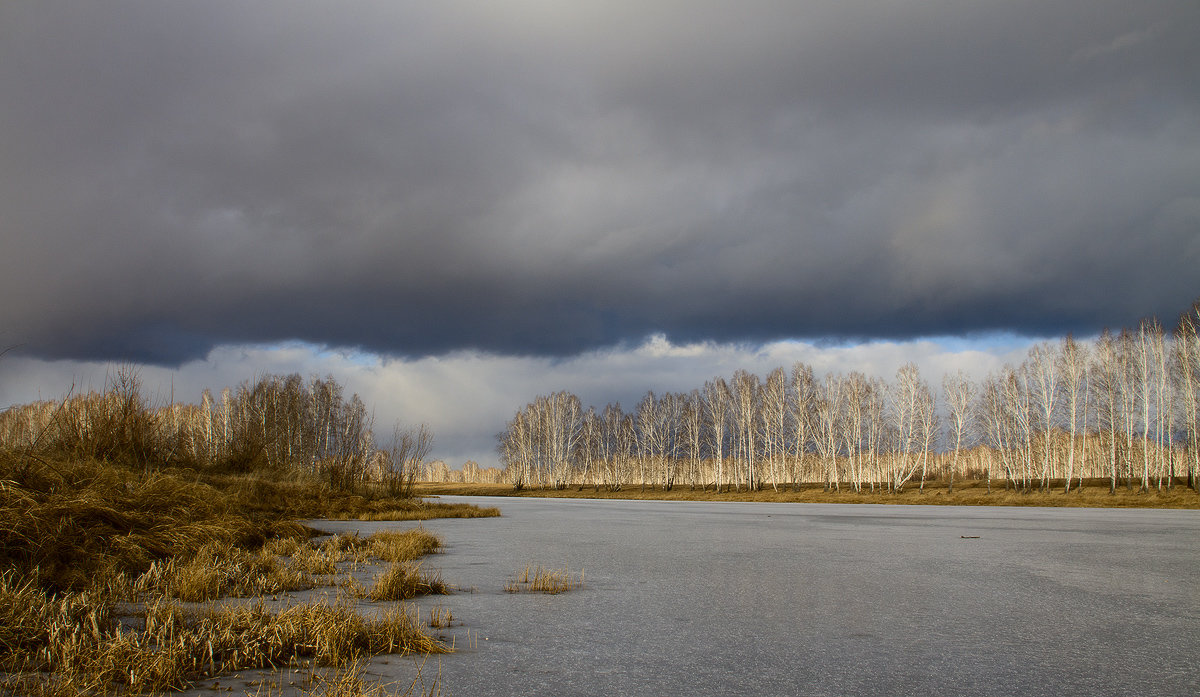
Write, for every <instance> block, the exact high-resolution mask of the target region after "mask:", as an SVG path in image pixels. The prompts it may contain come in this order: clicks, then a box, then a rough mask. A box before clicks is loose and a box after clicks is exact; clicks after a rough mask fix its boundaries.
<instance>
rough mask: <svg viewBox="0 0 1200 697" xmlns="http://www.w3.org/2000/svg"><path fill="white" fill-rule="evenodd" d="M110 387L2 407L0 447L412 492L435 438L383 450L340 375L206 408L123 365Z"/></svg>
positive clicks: (233, 395)
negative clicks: (147, 383)
mask: <svg viewBox="0 0 1200 697" xmlns="http://www.w3.org/2000/svg"><path fill="white" fill-rule="evenodd" d="M106 382H107V384H106V386H105V390H104V391H103V392H87V393H83V394H74V393H72V394H68V395H67V396H66V397H64V398H63V399H61V400H56V401H42V402H34V403H32V404H26V405H20V406H14V407H11V408H9V409H7V410H5V411H3V412H0V453H4V452H15V453H25V454H27V455H32V456H34V457H38V458H49V459H68V460H96V461H101V462H110V463H119V464H123V465H126V466H130V467H142V468H145V469H153V468H157V467H179V468H188V469H193V470H197V471H203V472H210V473H248V472H258V473H262V474H265V475H270V476H273V477H276V478H279V477H293V478H294V477H299V478H310V479H316V480H319V481H322V482H324V483H325V484H327V485H329V486H330V487H332V488H334V489H337V490H353V489H355V488H357V487H359V486H361V485H363V484H366V483H376V484H382V485H383V486H384V487H385V488H386V489H387V490H388V491H389V492H390V493H392V494H396V495H407V494H409V493H410V492H411V487H412V484H413V481H414V480H415V479H416V478H417V476H418V475H419V473H420V471H421V467H422V464H423V462H424V460H425V458H426V456H427V455H428V453H429V449H430V447H431V446H432V444H433V434H432V433H431V432H430V431H429V429H428V428H426V427H425V426H418V427H412V428H402V427H401V426H400V425H399V424H397V425H396V426H395V428H394V429H393V431H392V438H391V441H390V443H386V444H385V445H386V447H385V448H383V449H381V448H379V444H377V442H376V435H375V433H374V431H373V428H374V420H373V418H372V417H371V415H370V413H369V412H368V411H367V407H366V405H365V404H364V403H363V401H362V400H361V399H359V397H358V395H357V394H355V395H351V396H350V397H349V398H346V397H345V396H344V394H343V388H342V386H341V385H340V384H339V383H338V382H337V381H336V380H335V379H334V378H333V377H325V378H320V377H316V376H314V377H312V378H311V379H309V380H307V381H306V380H304V379H303V378H301V377H300V376H299V375H297V374H292V375H264V376H262V377H260V378H258V379H256V380H255V381H254V382H245V383H243V384H241V385H239V386H238V387H237V388H236V389H229V388H226V389H224V390H222V391H221V394H220V395H219V396H218V397H214V396H213V394H212V393H211V392H210V391H208V390H205V391H204V393H203V395H202V397H201V401H200V404H182V403H176V402H174V401H173V400H172V401H169V402H168V403H166V404H163V405H155V404H152V403H151V402H150V400H148V399H147V398H146V397H145V396H144V395H143V393H142V390H141V382H140V380H139V378H138V375H137V371H136V370H135V369H134V368H132V367H130V366H124V367H121V368H118V369H116V370H115V371H114V372H113V373H112V374H110V375H109V377H108V379H107V381H106Z"/></svg>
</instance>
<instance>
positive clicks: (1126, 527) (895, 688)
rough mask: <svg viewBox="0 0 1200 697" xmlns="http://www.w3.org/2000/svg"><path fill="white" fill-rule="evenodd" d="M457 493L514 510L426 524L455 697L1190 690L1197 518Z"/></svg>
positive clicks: (337, 526)
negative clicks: (539, 574)
mask: <svg viewBox="0 0 1200 697" xmlns="http://www.w3.org/2000/svg"><path fill="white" fill-rule="evenodd" d="M444 500H447V501H450V500H458V499H455V498H454V497H446V498H445V499H444ZM461 500H467V501H470V502H472V503H479V504H482V505H496V506H499V507H500V508H501V510H502V511H503V514H504V516H503V517H502V518H492V519H477V520H435V521H430V522H427V523H425V527H426V528H428V529H430V530H432V531H434V532H437V533H439V534H440V535H442V537H443V539H444V540H445V542H446V552H445V554H441V555H436V556H431V557H428V558H426V560H425V564H426V565H427V566H428V567H430V568H437V569H441V571H442V574H443V576H444V578H445V579H446V581H447V582H449V583H452V584H454V585H456V586H458V587H460V588H466V589H471V588H473V589H474V591H473V592H459V593H456V594H455V595H451V596H445V597H439V598H426V599H423V600H422V601H421V602H420V604H421V606H422V608H429V607H432V606H434V605H438V604H441V605H443V606H445V607H447V608H449V609H450V610H451V611H452V612H453V613H454V616H455V618H456V619H457V620H461V621H462V622H463V623H465V624H464V626H459V627H454V628H452V629H450V630H444V631H447V634H448V635H453V636H454V637H455V640H456V643H457V646H458V652H457V653H455V654H453V655H450V656H446V657H443V658H442V659H441V676H442V686H443V689H444V690H446V691H449V693H450V694H452V695H459V696H461V697H467V696H470V697H480V696H487V695H504V696H506V697H508V696H513V695H558V696H567V695H605V696H606V697H607V696H611V695H744V694H753V695H879V696H889V697H890V696H893V695H1006V696H1007V695H1053V696H1062V695H1197V694H1200V622H1198V620H1200V512H1198V511H1166V510H1108V509H1105V510H1101V509H1050V508H984V507H943V506H882V505H849V504H833V505H831V504H769V503H762V504H759V503H691V502H687V503H685V502H643V501H611V500H609V501H588V500H565V499H555V500H549V499H522V498H498V499H482V498H472V499H461ZM317 526H318V527H320V528H322V529H327V530H330V531H332V532H345V531H349V530H356V529H357V530H360V531H361V532H362V533H363V534H369V533H370V532H372V531H374V530H376V529H379V528H381V527H400V528H405V527H411V524H400V523H364V522H353V521H351V522H331V521H320V522H319V523H317ZM964 536H967V537H968V538H971V539H966V538H964ZM528 563H534V564H541V565H543V566H547V567H557V568H561V567H563V566H569V567H570V569H571V570H572V572H575V571H578V570H580V569H584V570H585V571H586V584H587V585H586V588H584V589H582V590H575V591H571V592H569V593H565V594H562V595H556V596H549V595H542V594H509V593H505V592H504V590H503V588H504V584H505V582H506V581H508V580H510V579H512V578H514V577H515V576H516V574H517V573H518V572H519V571H520V570H521V569H523V568H524V567H525V565H526V564H528ZM422 614H423V615H424V614H426V613H425V612H424V610H423V613H422ZM468 632H469V633H470V643H471V646H469V647H468V646H467V644H468V643H469V642H468ZM436 663H437V659H436V658H434V659H431V661H430V663H429V664H427V665H426V667H425V670H424V672H425V675H426V676H428V675H430V674H431V673H436V671H437V668H436ZM370 672H371V673H372V674H377V675H378V674H383V675H390V677H392V678H393V679H399V678H403V677H404V676H406V675H409V674H410V673H411V672H412V663H411V662H410V661H400V660H396V659H395V658H394V657H392V658H391V660H389V661H387V663H386V664H384V663H382V662H380V661H376V663H374V664H373V665H372V667H371V671H370Z"/></svg>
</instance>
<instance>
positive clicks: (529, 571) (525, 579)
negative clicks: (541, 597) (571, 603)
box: [504, 564, 583, 595]
mask: <svg viewBox="0 0 1200 697" xmlns="http://www.w3.org/2000/svg"><path fill="white" fill-rule="evenodd" d="M576 588H583V571H580V572H579V577H578V578H575V577H573V576H571V570H570V569H568V568H566V567H563V568H562V569H546V568H543V567H542V566H540V565H531V564H527V565H526V566H525V569H524V570H523V571H521V573H519V574H517V577H516V578H515V579H512V580H511V581H508V582H507V583H505V584H504V590H505V592H507V593H548V594H550V595H556V594H558V593H565V592H567V591H569V590H574V589H576Z"/></svg>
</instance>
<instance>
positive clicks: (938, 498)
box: [413, 480, 1200, 510]
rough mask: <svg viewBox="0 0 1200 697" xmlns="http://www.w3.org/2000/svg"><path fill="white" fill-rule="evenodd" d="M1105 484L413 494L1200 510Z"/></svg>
mask: <svg viewBox="0 0 1200 697" xmlns="http://www.w3.org/2000/svg"><path fill="white" fill-rule="evenodd" d="M1102 481H1103V484H1098V483H1094V482H1093V481H1087V482H1085V485H1084V487H1083V488H1082V489H1076V488H1072V489H1071V493H1070V494H1064V493H1063V486H1062V484H1061V483H1059V484H1058V485H1057V486H1052V487H1051V488H1050V490H1049V491H1039V490H1037V489H1034V490H1031V491H1024V492H1022V491H1019V490H1014V489H1011V488H1010V489H1007V490H1006V489H1005V488H1004V485H1003V482H1000V483H999V484H997V482H995V481H993V483H992V491H991V493H988V491H987V484H986V482H982V481H976V480H968V481H965V482H955V484H954V490H953V491H948V489H947V486H946V484H945V483H944V482H933V483H932V484H931V483H929V482H926V484H925V492H924V493H921V492H920V491H919V490H918V488H917V487H915V486H914V487H912V488H908V489H905V490H904V491H902V492H900V493H891V492H887V491H878V490H876V491H875V492H871V491H869V490H867V489H864V490H863V491H860V492H856V491H854V490H853V489H852V488H850V487H843V489H842V490H841V491H836V490H835V491H826V490H825V489H824V486H823V485H821V484H805V485H802V486H801V487H800V488H799V490H796V491H793V490H791V488H790V487H783V486H781V487H780V488H779V490H778V491H776V490H775V489H773V488H771V487H765V488H763V489H760V490H758V491H747V490H745V489H743V490H740V491H739V490H731V489H726V490H722V491H721V492H720V493H718V492H716V491H715V490H713V488H712V487H711V486H709V487H708V488H707V489H701V488H699V487H698V488H696V489H692V488H691V487H690V486H688V485H682V486H675V487H673V488H671V489H669V490H667V489H663V488H661V487H657V488H656V487H645V488H644V489H643V488H642V487H640V486H631V487H623V488H621V489H619V490H617V491H609V490H608V489H606V488H604V487H600V488H598V489H597V488H596V487H594V486H582V487H581V486H579V485H571V486H569V487H567V488H565V489H521V490H517V489H514V488H513V487H512V485H511V484H459V483H434V482H417V483H416V484H414V486H413V493H414V494H415V495H416V496H419V497H431V496H506V497H526V498H575V499H618V500H642V501H714V502H720V501H729V502H763V503H860V504H861V503H870V504H879V505H918V506H926V505H945V506H1033V507H1052V508H1058V507H1071V508H1162V509H1183V510H1189V509H1191V510H1197V509H1200V494H1197V493H1196V492H1195V491H1193V490H1191V489H1188V488H1187V487H1186V486H1184V485H1182V484H1179V483H1176V485H1175V487H1174V488H1172V489H1167V488H1165V487H1164V489H1163V491H1162V492H1161V493H1160V492H1158V491H1157V490H1156V489H1151V490H1150V491H1147V492H1140V491H1138V490H1137V489H1136V488H1135V489H1134V490H1133V491H1129V490H1127V489H1126V488H1125V487H1123V486H1118V487H1117V491H1116V492H1115V493H1112V494H1110V493H1109V485H1108V480H1102Z"/></svg>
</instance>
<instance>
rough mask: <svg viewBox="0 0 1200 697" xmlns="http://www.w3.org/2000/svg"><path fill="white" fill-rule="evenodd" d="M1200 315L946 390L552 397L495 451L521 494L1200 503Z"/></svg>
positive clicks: (910, 381)
mask: <svg viewBox="0 0 1200 697" xmlns="http://www.w3.org/2000/svg"><path fill="white" fill-rule="evenodd" d="M1198 329H1200V301H1197V303H1195V304H1193V306H1192V307H1191V308H1190V309H1189V310H1188V312H1186V313H1185V314H1184V315H1183V316H1182V317H1181V318H1180V319H1179V322H1178V324H1177V325H1176V327H1175V329H1174V331H1173V332H1171V333H1168V332H1166V331H1164V329H1163V328H1162V326H1161V325H1160V324H1159V323H1158V321H1157V320H1155V319H1147V320H1144V321H1142V322H1141V323H1139V324H1138V326H1137V327H1135V328H1132V329H1124V330H1121V331H1120V332H1116V333H1114V332H1110V331H1108V330H1106V331H1105V332H1103V333H1102V334H1101V335H1100V337H1099V338H1098V339H1097V340H1095V341H1093V342H1079V341H1076V340H1074V339H1073V338H1072V337H1070V336H1068V337H1065V338H1063V339H1062V340H1061V341H1058V342H1045V343H1041V344H1038V345H1036V346H1034V347H1033V348H1032V349H1030V351H1029V353H1028V355H1027V357H1026V359H1025V360H1024V361H1023V362H1022V363H1021V364H1020V365H1015V366H1013V365H1006V366H1005V367H1004V368H1003V369H1001V370H1000V371H998V372H997V373H994V374H991V375H989V376H987V377H986V378H984V379H983V380H981V381H973V380H971V379H969V378H968V377H966V376H965V375H964V374H963V373H962V372H961V371H960V372H958V373H954V374H948V375H946V376H945V378H944V380H943V381H942V384H941V385H940V386H939V388H940V389H935V388H934V387H933V386H931V385H930V384H929V382H928V381H927V380H926V379H925V378H924V377H922V375H921V373H920V371H919V370H918V368H917V367H916V366H915V365H913V364H911V363H910V364H907V365H905V366H903V367H902V368H901V369H900V370H899V371H898V372H897V374H896V376H895V378H894V379H893V380H892V381H891V382H887V381H885V380H883V379H881V378H878V377H870V376H867V375H864V374H862V373H859V372H851V373H848V374H837V373H830V374H828V375H825V376H823V377H822V378H821V379H818V378H817V376H816V375H815V373H814V371H813V369H812V367H811V366H809V365H806V364H803V363H797V364H795V365H793V366H792V367H791V369H790V370H785V369H784V368H782V367H780V368H777V369H775V370H773V371H771V373H769V374H768V375H767V376H766V377H765V378H760V377H759V376H757V375H754V374H752V373H749V372H747V371H744V370H739V371H737V372H735V373H734V374H733V375H732V377H731V378H730V379H728V380H727V379H725V378H723V377H718V378H714V379H713V380H710V381H708V382H706V383H704V385H703V386H701V387H699V388H697V389H694V390H692V391H690V392H686V393H669V394H663V395H655V394H654V393H653V392H648V393H647V394H646V395H645V396H644V397H643V398H642V399H641V401H639V402H638V404H637V405H636V406H635V407H634V409H633V410H632V411H625V410H624V409H622V407H621V405H620V404H608V405H606V406H604V407H603V408H601V409H596V408H594V407H589V408H587V409H584V408H583V406H582V405H581V403H580V400H579V398H578V397H576V396H575V395H573V394H570V393H569V392H556V393H554V394H551V395H548V396H541V397H538V398H537V399H535V400H534V401H533V402H531V403H529V404H527V405H526V406H525V407H524V408H522V409H521V410H519V411H518V412H517V413H516V414H515V415H514V416H513V418H512V420H511V421H509V422H508V424H507V426H506V428H505V430H504V431H503V432H502V433H500V434H499V435H498V440H499V446H498V450H499V453H500V457H501V460H502V463H503V465H504V468H505V473H506V475H507V479H508V481H509V482H510V483H511V484H512V485H513V486H514V487H516V488H523V487H554V488H562V487H566V486H570V485H580V486H594V487H606V488H608V489H610V490H618V489H620V488H622V487H627V486H641V487H646V486H653V487H662V488H664V489H670V488H672V487H674V486H677V485H681V484H684V485H687V486H690V487H693V488H695V487H703V488H708V487H713V488H715V489H716V490H718V491H719V490H721V489H723V488H739V489H740V488H748V489H760V488H763V487H766V486H770V487H774V488H776V489H778V488H780V487H787V486H797V485H800V484H804V483H813V482H822V483H824V486H825V487H826V488H827V489H838V490H840V489H841V488H842V487H851V488H853V489H854V490H855V491H862V490H864V489H870V490H885V491H900V490H903V489H904V487H906V486H909V485H910V484H912V483H915V484H916V485H917V486H920V487H921V488H924V486H925V483H926V482H927V481H929V480H930V479H931V478H935V477H936V478H939V479H942V480H946V481H947V482H948V484H949V486H950V488H951V489H952V488H953V482H954V478H955V477H970V478H974V479H986V480H987V483H988V488H989V490H990V488H991V486H992V481H993V479H1002V480H1003V483H1004V486H1006V487H1013V488H1017V489H1021V490H1030V489H1033V488H1040V489H1043V490H1046V489H1048V488H1049V487H1050V486H1051V483H1052V482H1053V483H1054V485H1056V486H1062V487H1063V488H1064V490H1065V491H1066V492H1068V493H1069V492H1070V491H1071V487H1072V484H1073V482H1074V483H1075V485H1076V486H1078V485H1080V484H1081V483H1082V482H1083V480H1084V479H1085V478H1088V479H1096V478H1103V479H1104V480H1107V482H1108V484H1109V487H1110V490H1112V491H1115V490H1116V488H1117V487H1118V486H1125V487H1128V488H1131V489H1132V488H1133V487H1134V486H1137V487H1138V488H1139V489H1140V490H1143V491H1145V490H1149V489H1150V488H1152V487H1156V488H1159V489H1161V488H1163V487H1164V486H1165V487H1172V486H1174V485H1175V484H1176V483H1177V482H1180V483H1186V485H1187V486H1190V487H1192V488H1197V487H1198V486H1200V485H1198V483H1197V472H1198V470H1200V447H1198V433H1197V412H1198V409H1200V338H1198Z"/></svg>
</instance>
